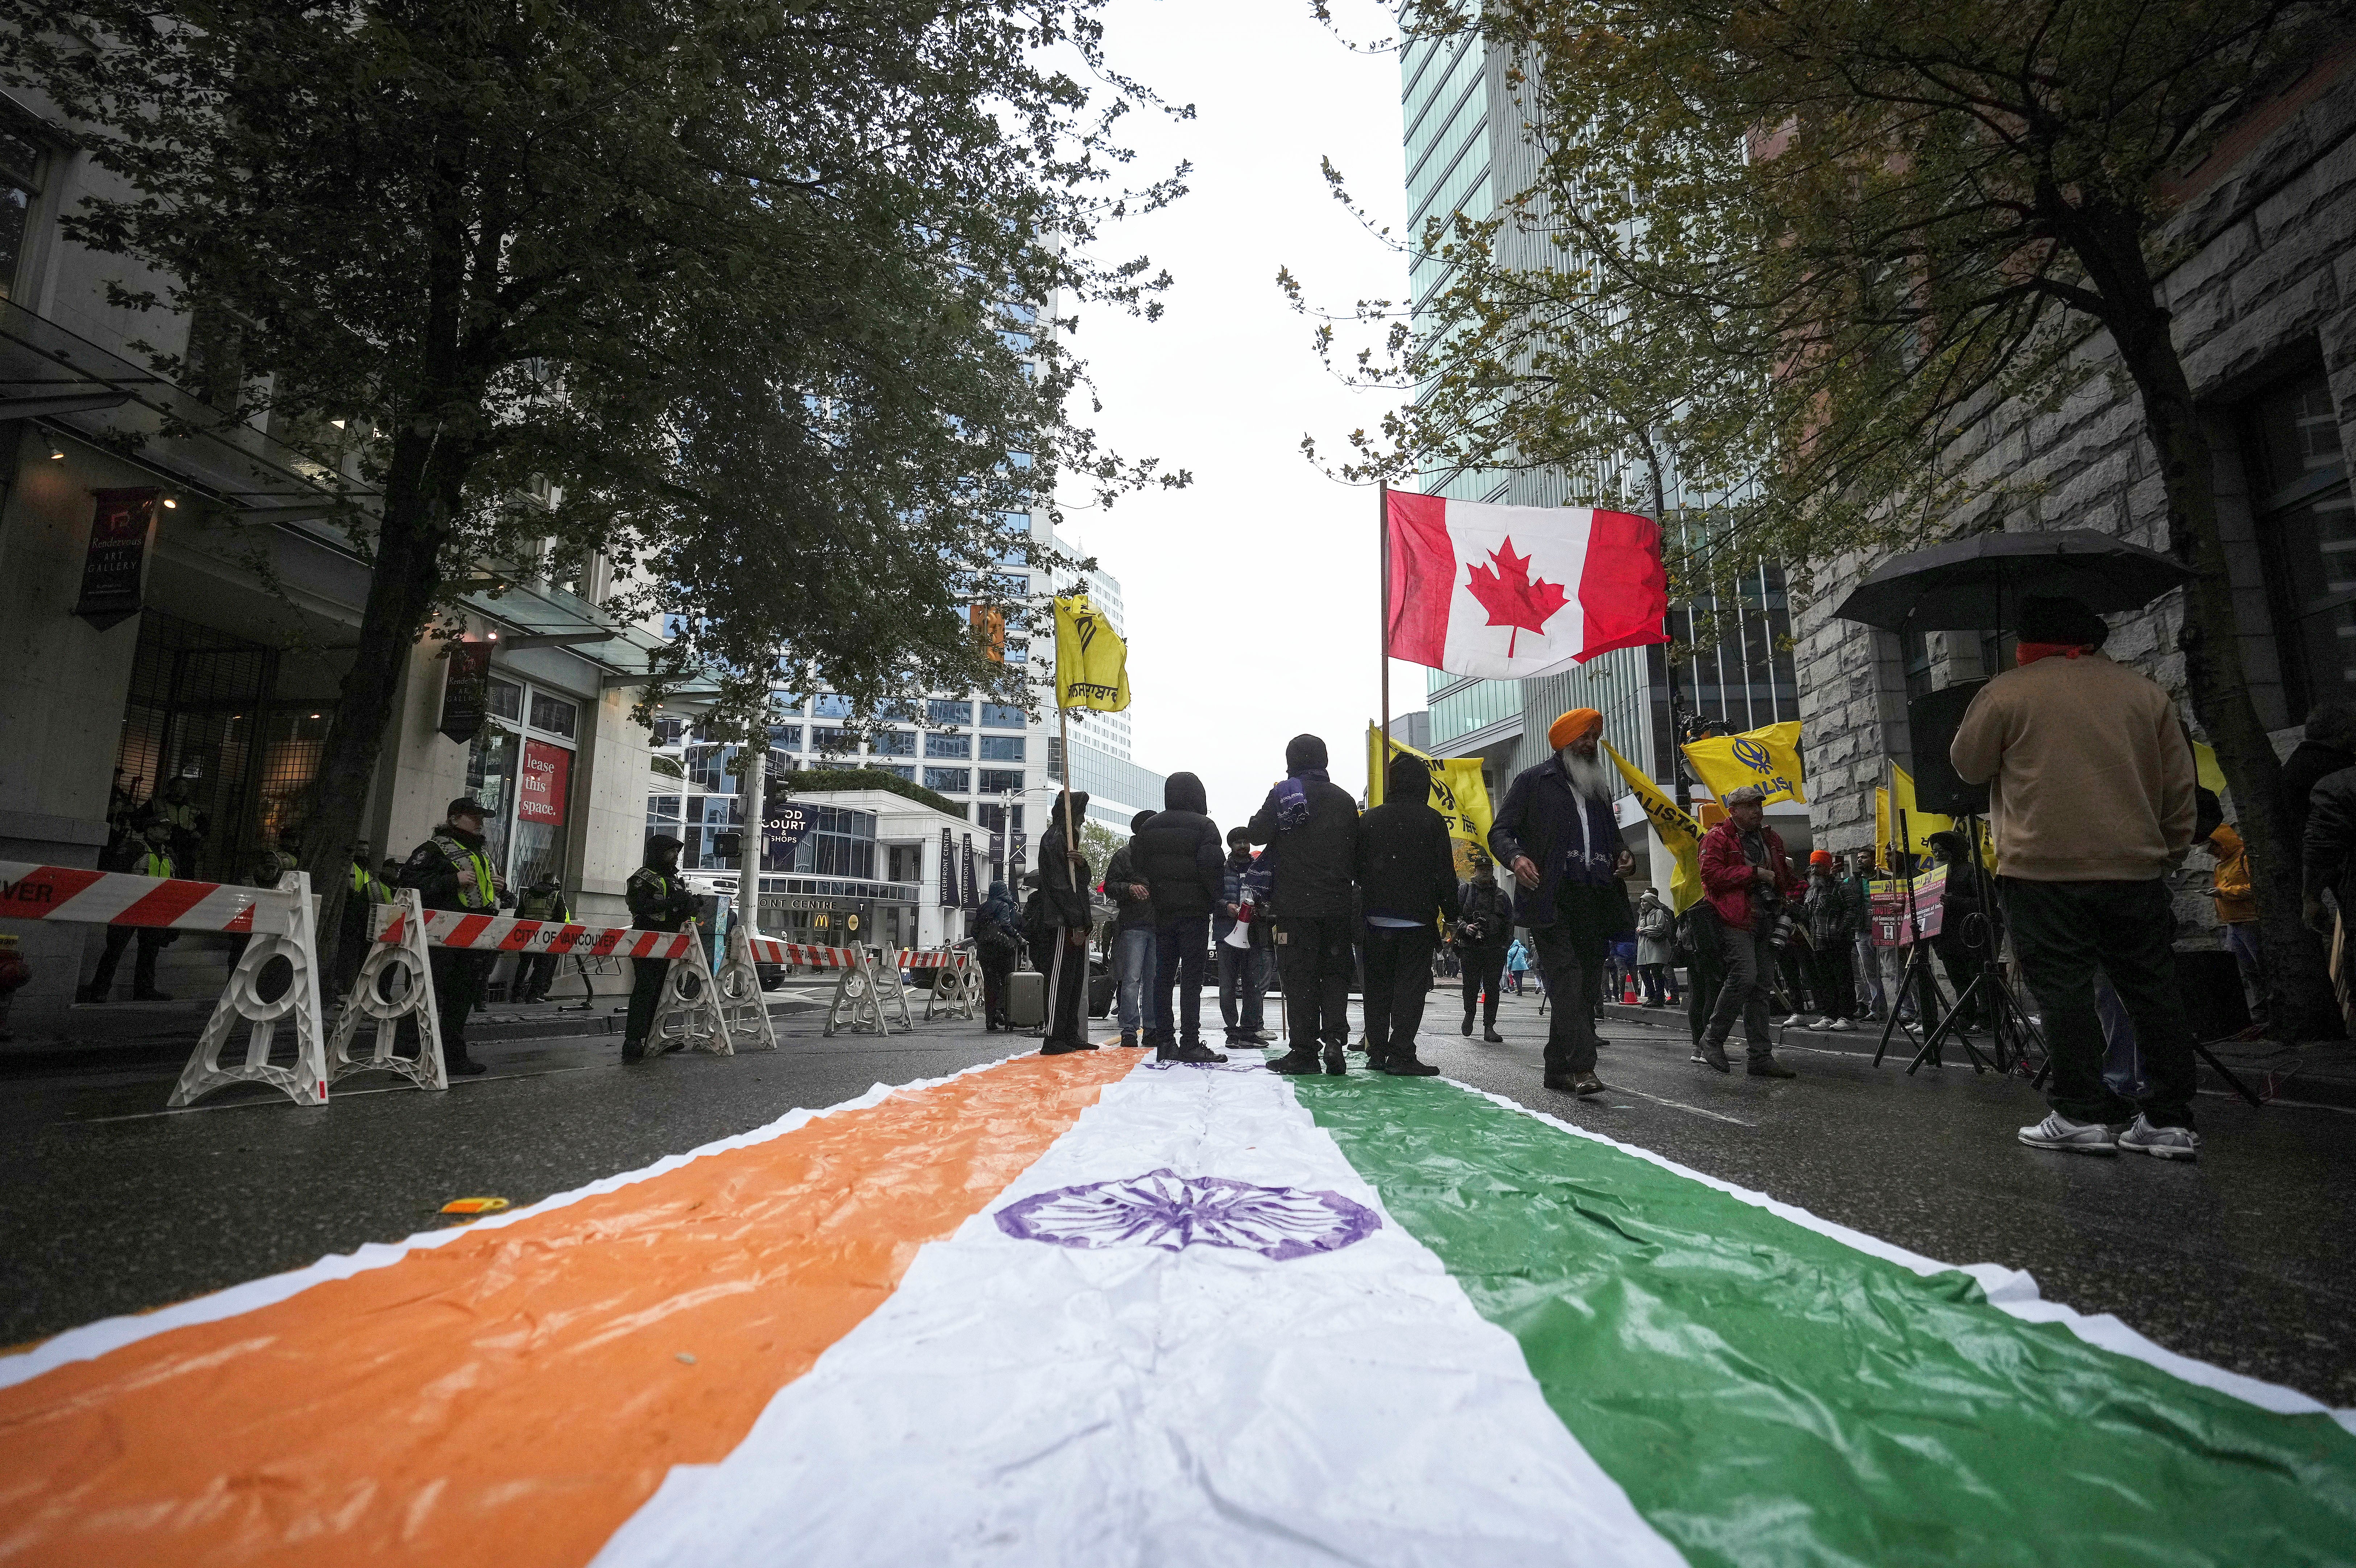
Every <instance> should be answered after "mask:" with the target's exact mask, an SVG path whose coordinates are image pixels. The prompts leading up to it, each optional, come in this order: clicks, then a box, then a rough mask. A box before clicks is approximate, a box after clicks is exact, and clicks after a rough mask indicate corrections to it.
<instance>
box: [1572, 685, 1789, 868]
mask: <svg viewBox="0 0 2356 1568" xmlns="http://www.w3.org/2000/svg"><path fill="white" fill-rule="evenodd" d="M1794 727H1797V726H1794ZM1603 749H1604V750H1606V751H1610V752H1612V762H1613V763H1615V764H1617V765H1618V767H1619V768H1620V777H1621V778H1622V779H1623V780H1625V781H1626V783H1627V785H1628V788H1629V789H1632V790H1633V791H1635V795H1636V803H1637V804H1638V805H1640V806H1642V807H1644V815H1646V816H1648V817H1650V818H1652V819H1653V829H1654V831H1655V832H1658V833H1659V834H1660V835H1661V842H1662V843H1665V844H1666V845H1668V848H1669V853H1670V854H1672V855H1674V856H1676V863H1677V864H1676V870H1675V871H1673V872H1671V873H1670V875H1669V910H1670V912H1671V913H1672V914H1677V915H1682V914H1684V913H1685V912H1686V910H1687V908H1689V907H1690V906H1691V905H1692V903H1693V901H1694V900H1695V899H1697V898H1698V897H1701V834H1702V828H1701V824H1700V823H1699V822H1696V821H1694V819H1693V818H1691V817H1690V816H1687V814H1686V813H1685V812H1684V811H1680V810H1679V809H1678V807H1677V803H1676V801H1675V800H1670V799H1669V798H1668V797H1667V796H1666V795H1664V794H1662V793H1661V791H1660V789H1659V787H1658V786H1656V785H1655V783H1654V782H1653V781H1652V780H1651V779H1647V778H1645V777H1644V775H1643V774H1642V773H1639V772H1637V771H1636V770H1635V769H1634V768H1631V767H1629V766H1628V759H1627V758H1626V757H1622V756H1621V755H1620V754H1619V753H1618V752H1616V751H1612V743H1611V742H1610V741H1605V742H1604V743H1603ZM1653 875H1654V878H1655V880H1656V881H1657V880H1658V879H1659V876H1660V872H1659V871H1658V870H1657V869H1656V870H1655V872H1654V873H1653Z"/></svg>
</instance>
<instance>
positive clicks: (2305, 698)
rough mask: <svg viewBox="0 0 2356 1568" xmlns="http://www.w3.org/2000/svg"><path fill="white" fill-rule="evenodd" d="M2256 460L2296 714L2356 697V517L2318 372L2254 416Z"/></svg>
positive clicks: (2249, 448)
mask: <svg viewBox="0 0 2356 1568" xmlns="http://www.w3.org/2000/svg"><path fill="white" fill-rule="evenodd" d="M2244 451H2245V453H2246V455H2247V456H2248V459H2249V468H2250V478H2251V481H2252V482H2251V491H2252V494H2253V496H2254V499H2255V502H2256V505H2255V508H2254V510H2255V512H2256V521H2257V529H2258V538H2259V541H2260V542H2261V543H2262V545H2263V546H2264V558H2265V564H2266V578H2267V582H2266V588H2267V596H2268V597H2269V599H2270V600H2271V601H2272V603H2273V607H2274V612H2275V622H2276V646H2277V648H2278V649H2279V650H2280V653H2281V658H2282V667H2283V684H2284V686H2285V687H2286V692H2285V695H2286V697H2287V699H2288V702H2289V707H2290V714H2291V716H2292V717H2293V718H2297V717H2299V716H2301V715H2303V714H2305V713H2306V712H2307V710H2308V708H2309V707H2310V706H2312V705H2313V704H2314V703H2316V702H2318V701H2319V700H2320V699H2322V698H2325V697H2329V696H2356V507H2351V497H2350V495H2349V488H2348V462H2347V455H2346V453H2344V452H2343V451H2342V450H2341V449H2340V420H2339V415H2338V413H2336V411H2335V410H2334V409H2333V407H2332V403H2331V388H2330V385H2329V382H2327V381H2325V379H2324V375H2323V372H2322V371H2314V372H2312V373H2311V374H2309V375H2307V376H2303V377H2301V378H2299V379H2298V380H2297V381H2292V382H2290V383H2288V384H2287V385H2285V386H2283V387H2280V388H2277V389H2276V391H2274V392H2270V393H2268V394H2266V395H2265V396H2264V397H2261V398H2259V399H2258V400H2257V401H2256V402H2255V403H2253V404H2252V405H2251V407H2250V410H2249V413H2248V417H2247V419H2246V420H2245V422H2244Z"/></svg>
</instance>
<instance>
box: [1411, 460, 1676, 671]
mask: <svg viewBox="0 0 2356 1568" xmlns="http://www.w3.org/2000/svg"><path fill="white" fill-rule="evenodd" d="M1386 525H1387V528H1388V529H1389V533H1390V581H1389V583H1388V584H1387V585H1386V586H1387V592H1388V594H1389V598H1388V601H1387V602H1388V605H1389V619H1388V626H1389V628H1390V654H1391V657H1392V658H1394V659H1404V660H1408V662H1410V663H1414V664H1426V665H1430V667H1432V668H1433V669H1435V670H1445V671H1449V672H1450V673H1451V674H1455V675H1480V676H1485V677H1487V678H1489V679H1491V680H1498V681H1510V680H1514V679H1516V678H1518V677H1520V676H1524V675H1535V674H1537V673H1539V672H1540V671H1544V670H1547V669H1548V668H1550V667H1552V666H1554V665H1558V664H1561V663H1563V662H1565V661H1566V660H1578V661H1579V662H1580V663H1582V664H1583V663H1585V662H1586V661H1587V660H1590V659H1592V658H1594V657H1595V656H1596V655H1597V654H1599V653H1608V652H1610V651H1611V650H1612V649H1615V648H1637V647H1642V646H1643V645H1644V644H1645V643H1650V642H1666V641H1667V640H1668V634H1667V632H1666V631H1665V629H1664V628H1663V627H1662V624H1661V622H1662V618H1663V617H1664V616H1665V615H1666V614H1667V613H1668V607H1669V580H1668V574H1667V573H1666V572H1665V571H1664V570H1663V569H1662V566H1661V530H1660V526H1659V525H1658V524H1657V523H1655V522H1654V521H1653V520H1652V519H1650V518H1648V517H1638V516H1636V515H1635V514H1634V513H1633V512H1624V511H1594V510H1590V509H1588V508H1585V507H1532V506H1483V505H1480V504H1478V503H1476V502H1472V501H1457V500H1450V499H1448V498H1447V497H1445V496H1419V495H1410V494H1408V493H1407V492H1406V491H1403V490H1393V491H1391V492H1390V510H1389V515H1388V516H1387V519H1386Z"/></svg>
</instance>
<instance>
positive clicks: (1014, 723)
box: [981, 703, 1031, 729]
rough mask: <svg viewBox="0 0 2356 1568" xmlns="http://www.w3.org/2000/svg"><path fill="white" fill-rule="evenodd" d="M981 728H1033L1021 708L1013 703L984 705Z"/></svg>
mask: <svg viewBox="0 0 2356 1568" xmlns="http://www.w3.org/2000/svg"><path fill="white" fill-rule="evenodd" d="M981 727H982V728H984V729H1028V728H1030V727H1031V721H1030V720H1029V719H1028V718H1025V717H1024V716H1023V710H1022V709H1021V708H1018V707H1016V706H1014V705H1013V704H1012V703H982V704H981Z"/></svg>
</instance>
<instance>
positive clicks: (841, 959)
mask: <svg viewBox="0 0 2356 1568" xmlns="http://www.w3.org/2000/svg"><path fill="white" fill-rule="evenodd" d="M746 945H747V947H748V948H749V949H750V950H751V951H752V954H753V959H754V961H755V962H756V963H798V964H803V965H806V966H808V967H809V968H811V969H849V968H850V967H851V962H852V955H851V950H850V949H849V948H818V947H809V946H806V945H805V944H803V943H801V942H784V941H779V940H777V939H776V938H775V937H752V938H749V939H747V942H746Z"/></svg>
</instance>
